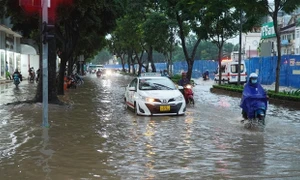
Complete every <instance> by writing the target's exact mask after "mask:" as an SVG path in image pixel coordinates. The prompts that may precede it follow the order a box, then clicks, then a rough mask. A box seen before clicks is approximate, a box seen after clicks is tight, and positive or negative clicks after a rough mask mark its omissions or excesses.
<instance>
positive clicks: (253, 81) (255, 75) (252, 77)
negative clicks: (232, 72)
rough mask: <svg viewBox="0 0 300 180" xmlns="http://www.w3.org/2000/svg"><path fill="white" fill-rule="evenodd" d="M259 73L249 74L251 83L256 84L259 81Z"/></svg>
mask: <svg viewBox="0 0 300 180" xmlns="http://www.w3.org/2000/svg"><path fill="white" fill-rule="evenodd" d="M257 78H258V76H257V74H256V73H251V74H250V76H249V82H250V83H251V84H256V83H257Z"/></svg>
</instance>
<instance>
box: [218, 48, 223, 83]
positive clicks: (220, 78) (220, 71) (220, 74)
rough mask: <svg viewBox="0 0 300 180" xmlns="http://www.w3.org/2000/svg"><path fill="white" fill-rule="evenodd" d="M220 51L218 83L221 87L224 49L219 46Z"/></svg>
mask: <svg viewBox="0 0 300 180" xmlns="http://www.w3.org/2000/svg"><path fill="white" fill-rule="evenodd" d="M218 49H219V53H218V54H219V55H218V59H219V61H218V65H219V69H218V70H219V81H218V83H219V85H221V81H222V70H221V63H222V49H223V47H222V46H218Z"/></svg>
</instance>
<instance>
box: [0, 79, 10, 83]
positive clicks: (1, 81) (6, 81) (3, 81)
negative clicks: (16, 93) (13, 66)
mask: <svg viewBox="0 0 300 180" xmlns="http://www.w3.org/2000/svg"><path fill="white" fill-rule="evenodd" d="M11 82H12V80H6V79H0V84H5V83H11Z"/></svg>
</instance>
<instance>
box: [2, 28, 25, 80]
mask: <svg viewBox="0 0 300 180" xmlns="http://www.w3.org/2000/svg"><path fill="white" fill-rule="evenodd" d="M21 38H22V36H21V35H20V34H18V33H16V32H14V31H12V30H11V29H10V28H8V27H6V26H4V25H0V67H1V68H0V78H5V72H6V62H7V65H8V71H9V72H10V73H13V72H14V70H15V69H16V68H18V69H21Z"/></svg>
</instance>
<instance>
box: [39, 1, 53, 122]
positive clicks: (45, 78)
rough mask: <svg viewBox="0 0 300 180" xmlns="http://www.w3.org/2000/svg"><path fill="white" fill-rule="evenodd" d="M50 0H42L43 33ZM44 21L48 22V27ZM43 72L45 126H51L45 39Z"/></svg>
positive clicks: (45, 44)
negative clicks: (49, 121)
mask: <svg viewBox="0 0 300 180" xmlns="http://www.w3.org/2000/svg"><path fill="white" fill-rule="evenodd" d="M50 1H51V0H41V5H42V22H43V28H44V29H43V32H42V33H47V30H46V29H45V28H47V24H48V6H50ZM44 23H46V27H45V25H44ZM45 31H46V32H45ZM43 36H44V34H43ZM46 36H47V35H46ZM46 38H47V37H46ZM42 72H43V127H49V123H48V42H47V41H46V42H45V41H44V40H43V71H42Z"/></svg>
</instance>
